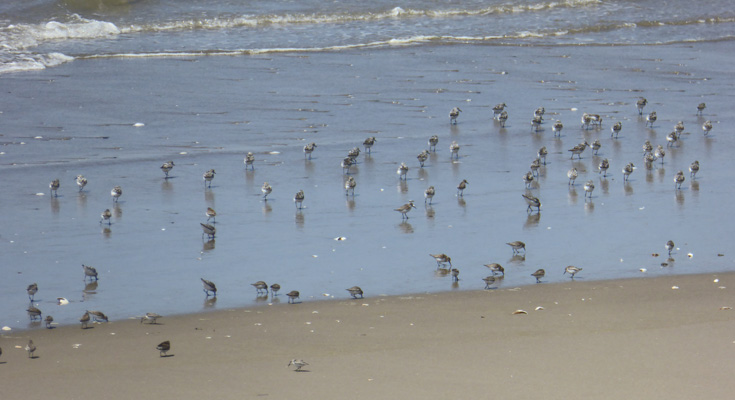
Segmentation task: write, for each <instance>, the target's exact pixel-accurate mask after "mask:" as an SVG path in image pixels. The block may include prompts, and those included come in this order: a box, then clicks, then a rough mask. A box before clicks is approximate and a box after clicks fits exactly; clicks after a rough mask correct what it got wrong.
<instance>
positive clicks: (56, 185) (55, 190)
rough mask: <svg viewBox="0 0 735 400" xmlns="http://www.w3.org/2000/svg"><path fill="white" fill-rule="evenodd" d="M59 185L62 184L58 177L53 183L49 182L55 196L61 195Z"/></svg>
mask: <svg viewBox="0 0 735 400" xmlns="http://www.w3.org/2000/svg"><path fill="white" fill-rule="evenodd" d="M59 186H61V184H60V183H59V180H58V179H54V180H53V181H51V183H49V184H48V187H49V189H51V194H53V195H54V197H59V194H58V190H59Z"/></svg>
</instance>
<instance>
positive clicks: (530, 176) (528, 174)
mask: <svg viewBox="0 0 735 400" xmlns="http://www.w3.org/2000/svg"><path fill="white" fill-rule="evenodd" d="M523 182H524V183H525V184H526V189H530V188H531V184H532V183H533V172H531V171H528V172H526V173H525V175H523Z"/></svg>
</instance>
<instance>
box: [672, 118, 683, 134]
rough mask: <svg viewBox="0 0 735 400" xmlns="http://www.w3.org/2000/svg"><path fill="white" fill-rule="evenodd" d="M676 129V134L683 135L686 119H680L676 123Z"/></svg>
mask: <svg viewBox="0 0 735 400" xmlns="http://www.w3.org/2000/svg"><path fill="white" fill-rule="evenodd" d="M674 131H675V132H676V136H679V135H681V133H682V132H684V121H679V122H677V123H676V125H674Z"/></svg>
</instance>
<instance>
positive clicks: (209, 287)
mask: <svg viewBox="0 0 735 400" xmlns="http://www.w3.org/2000/svg"><path fill="white" fill-rule="evenodd" d="M199 279H201V280H202V286H203V287H204V293H206V294H207V297H209V296H214V297H217V286H215V284H214V282H212V281H208V280H206V279H204V278H199ZM210 292H211V293H212V294H211V295H210V294H209V293H210Z"/></svg>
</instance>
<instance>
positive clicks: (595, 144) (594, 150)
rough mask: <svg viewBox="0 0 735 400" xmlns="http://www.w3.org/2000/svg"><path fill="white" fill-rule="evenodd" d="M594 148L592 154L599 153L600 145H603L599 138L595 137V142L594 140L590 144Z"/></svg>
mask: <svg viewBox="0 0 735 400" xmlns="http://www.w3.org/2000/svg"><path fill="white" fill-rule="evenodd" d="M590 147H591V148H592V152H593V153H592V154H594V155H597V152H598V151H599V150H600V147H602V143H600V141H599V140H598V139H595V141H594V142H592V145H590Z"/></svg>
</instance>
